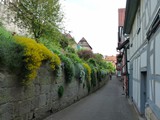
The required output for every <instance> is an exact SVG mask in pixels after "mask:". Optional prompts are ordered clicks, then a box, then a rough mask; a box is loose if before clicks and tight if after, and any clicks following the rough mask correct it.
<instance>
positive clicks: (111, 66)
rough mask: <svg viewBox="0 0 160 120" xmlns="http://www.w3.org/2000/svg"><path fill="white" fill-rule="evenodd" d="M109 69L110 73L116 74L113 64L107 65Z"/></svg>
mask: <svg viewBox="0 0 160 120" xmlns="http://www.w3.org/2000/svg"><path fill="white" fill-rule="evenodd" d="M107 68H108V72H109V73H114V72H115V67H114V66H113V64H112V63H111V62H108V63H107Z"/></svg>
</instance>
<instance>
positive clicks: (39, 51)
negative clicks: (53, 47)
mask: <svg viewBox="0 0 160 120" xmlns="http://www.w3.org/2000/svg"><path fill="white" fill-rule="evenodd" d="M14 39H15V40H16V42H17V43H19V44H21V45H22V46H24V64H25V69H26V70H27V74H26V75H25V80H33V79H34V78H35V77H36V75H37V70H38V68H39V67H40V66H41V64H42V61H47V60H49V62H50V67H51V68H52V69H53V70H55V69H56V66H59V65H60V63H61V61H60V58H59V57H58V56H57V55H56V54H54V53H52V52H51V51H50V50H48V49H47V48H46V47H45V46H44V45H43V44H40V43H37V42H36V41H35V40H33V39H31V38H26V37H21V36H14Z"/></svg>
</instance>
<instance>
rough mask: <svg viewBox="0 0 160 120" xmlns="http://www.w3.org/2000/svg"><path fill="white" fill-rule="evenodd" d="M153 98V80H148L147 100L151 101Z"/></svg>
mask: <svg viewBox="0 0 160 120" xmlns="http://www.w3.org/2000/svg"><path fill="white" fill-rule="evenodd" d="M153 96H154V80H149V99H150V100H151V101H152V100H153Z"/></svg>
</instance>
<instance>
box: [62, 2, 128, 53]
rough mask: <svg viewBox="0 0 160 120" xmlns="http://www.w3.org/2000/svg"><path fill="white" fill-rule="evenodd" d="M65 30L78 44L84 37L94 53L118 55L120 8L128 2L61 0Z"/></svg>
mask: <svg viewBox="0 0 160 120" xmlns="http://www.w3.org/2000/svg"><path fill="white" fill-rule="evenodd" d="M61 1H62V8H63V12H64V14H65V19H64V21H65V24H64V25H65V29H66V30H67V31H71V33H70V34H71V35H72V37H74V38H75V40H76V42H79V40H80V39H81V38H82V37H84V38H85V39H86V40H87V41H88V43H89V44H90V45H91V47H92V48H93V52H94V53H101V54H103V55H116V53H117V52H116V47H117V32H118V8H124V7H125V5H126V0H61Z"/></svg>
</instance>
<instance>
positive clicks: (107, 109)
mask: <svg viewBox="0 0 160 120" xmlns="http://www.w3.org/2000/svg"><path fill="white" fill-rule="evenodd" d="M121 84H122V82H120V81H118V80H117V79H116V77H115V76H113V77H112V80H110V81H109V82H108V84H106V85H105V86H104V87H103V88H101V89H100V90H98V91H97V92H95V93H93V94H91V95H89V96H88V97H86V98H84V99H82V100H80V101H79V102H77V103H75V104H73V105H72V106H70V107H68V108H66V109H64V110H62V111H60V112H58V113H56V114H54V115H52V116H50V117H49V118H47V120H138V116H137V113H136V112H135V110H134V108H133V106H132V105H131V104H130V103H129V102H128V100H127V99H126V98H125V95H122V94H123V90H122V85H121Z"/></svg>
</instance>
